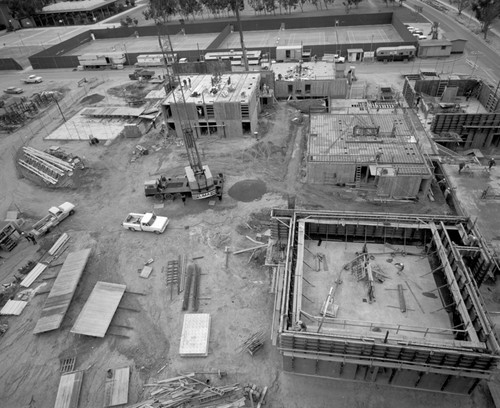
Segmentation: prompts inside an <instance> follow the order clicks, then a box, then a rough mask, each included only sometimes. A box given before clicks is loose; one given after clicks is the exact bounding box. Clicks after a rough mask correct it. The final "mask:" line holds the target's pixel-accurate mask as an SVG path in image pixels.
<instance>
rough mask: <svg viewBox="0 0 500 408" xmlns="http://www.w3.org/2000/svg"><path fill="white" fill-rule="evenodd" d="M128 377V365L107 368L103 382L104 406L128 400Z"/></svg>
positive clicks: (119, 403)
mask: <svg viewBox="0 0 500 408" xmlns="http://www.w3.org/2000/svg"><path fill="white" fill-rule="evenodd" d="M129 379H130V367H122V368H116V369H111V370H108V373H107V377H106V383H105V384H104V406H105V407H113V406H115V405H121V404H126V403H127V402H128V385H129Z"/></svg>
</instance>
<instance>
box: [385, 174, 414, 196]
mask: <svg viewBox="0 0 500 408" xmlns="http://www.w3.org/2000/svg"><path fill="white" fill-rule="evenodd" d="M421 184H422V177H421V176H383V177H380V178H379V180H378V183H377V194H378V195H381V196H387V197H416V196H417V195H418V192H419V189H420V185H421Z"/></svg>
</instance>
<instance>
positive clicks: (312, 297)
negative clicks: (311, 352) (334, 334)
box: [302, 241, 453, 340]
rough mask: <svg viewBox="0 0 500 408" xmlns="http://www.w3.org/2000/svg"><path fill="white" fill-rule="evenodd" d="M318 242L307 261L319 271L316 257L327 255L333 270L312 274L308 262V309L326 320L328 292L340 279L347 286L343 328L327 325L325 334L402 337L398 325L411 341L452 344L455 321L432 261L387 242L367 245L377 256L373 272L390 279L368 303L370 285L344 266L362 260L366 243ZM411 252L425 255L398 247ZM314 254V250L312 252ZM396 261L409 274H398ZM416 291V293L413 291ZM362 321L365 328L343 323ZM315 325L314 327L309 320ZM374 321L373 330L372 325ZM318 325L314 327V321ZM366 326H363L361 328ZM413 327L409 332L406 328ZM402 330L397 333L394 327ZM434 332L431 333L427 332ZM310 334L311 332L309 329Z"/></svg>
mask: <svg viewBox="0 0 500 408" xmlns="http://www.w3.org/2000/svg"><path fill="white" fill-rule="evenodd" d="M317 243H318V241H306V242H305V247H306V248H307V250H305V251H304V261H305V262H306V263H307V264H308V265H311V266H312V267H313V268H314V267H315V265H316V260H315V259H314V257H313V255H312V254H311V253H313V254H317V253H322V254H324V255H325V256H326V264H327V266H328V271H324V270H323V268H321V269H322V270H320V271H316V270H311V269H310V268H309V267H307V266H306V265H305V264H304V278H305V279H307V281H308V282H310V284H308V283H306V282H304V283H303V288H302V289H303V295H304V299H303V300H302V310H304V311H305V312H307V313H309V314H311V315H313V316H320V310H321V308H322V305H323V304H324V302H325V300H326V298H327V296H328V292H329V290H330V288H331V287H332V286H335V281H336V280H341V281H342V283H341V284H340V285H339V286H338V289H337V291H336V295H335V298H334V303H335V304H337V305H338V306H339V309H338V313H337V318H336V319H335V321H337V322H339V324H335V325H333V324H331V323H328V322H325V323H324V325H323V328H322V329H321V331H322V332H325V333H328V331H329V330H332V329H334V328H335V329H345V330H348V331H351V332H354V333H363V334H365V335H369V334H370V333H371V332H379V333H380V332H381V333H385V332H386V331H387V330H388V331H389V332H390V334H396V331H397V327H398V326H400V325H401V329H400V331H399V332H398V334H399V335H401V336H405V337H407V338H411V339H416V340H417V339H418V340H423V339H424V338H425V339H427V340H431V339H448V340H452V339H453V335H452V332H451V330H450V329H451V322H450V318H449V317H448V313H447V312H446V311H445V310H439V309H440V308H442V307H443V304H442V301H441V299H440V297H439V293H438V291H434V292H431V291H432V290H434V289H436V287H437V286H436V283H435V281H434V278H433V275H432V274H431V273H429V272H430V271H431V267H430V265H429V262H428V260H427V258H426V257H420V256H413V255H411V256H410V255H406V256H403V255H401V254H394V250H393V249H391V248H388V247H387V246H385V245H382V244H367V247H368V252H369V253H373V254H374V255H373V256H374V259H372V260H371V265H372V269H373V270H377V269H378V270H380V272H381V273H383V274H384V275H386V276H387V279H386V280H385V282H383V283H375V298H376V300H375V301H374V302H373V303H369V302H368V296H367V289H368V286H367V281H366V280H361V281H357V279H356V277H355V276H354V275H353V274H352V273H351V270H350V269H349V270H344V269H343V266H344V265H345V264H347V263H348V262H350V261H351V260H353V259H354V258H355V257H356V252H360V251H362V248H363V244H360V243H347V244H345V243H338V242H331V241H329V242H325V241H323V242H322V244H321V246H318V245H317ZM392 247H393V248H399V249H401V250H403V249H404V250H405V251H407V252H411V253H420V252H421V251H422V248H418V247H411V246H406V247H405V248H403V246H392ZM309 251H310V252H309ZM396 263H402V264H404V270H403V271H402V272H400V273H398V271H399V269H398V268H397V267H396V266H395V264H396ZM398 284H401V285H402V286H403V289H404V299H405V303H406V307H407V309H408V310H407V312H406V313H402V312H401V310H400V304H399V295H398V290H397V288H398ZM409 287H410V288H411V291H410V289H409ZM344 320H346V321H350V322H352V323H354V322H356V321H357V322H358V323H356V324H359V326H356V325H349V326H345V327H344V326H343V325H341V323H342V321H344ZM304 322H306V324H307V325H308V327H309V323H311V322H308V321H307V320H305V319H304ZM372 323H373V326H372V327H370V325H371V324H372ZM312 324H313V323H312ZM361 324H362V325H363V326H361ZM410 326H411V327H413V329H412V330H416V331H421V332H416V331H405V327H406V328H409V327H410ZM390 327H392V328H396V330H394V329H392V330H391V329H390ZM428 328H429V329H430V328H434V329H437V330H434V332H433V333H431V332H432V330H429V332H428V333H427V334H426V335H425V337H424V333H425V332H426V330H427V329H428ZM308 331H309V329H308Z"/></svg>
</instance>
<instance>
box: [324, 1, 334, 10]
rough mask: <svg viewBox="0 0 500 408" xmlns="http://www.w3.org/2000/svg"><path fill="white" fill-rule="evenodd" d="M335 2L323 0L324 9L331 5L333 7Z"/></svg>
mask: <svg viewBox="0 0 500 408" xmlns="http://www.w3.org/2000/svg"><path fill="white" fill-rule="evenodd" d="M334 1H335V0H323V3H324V5H325V8H326V9H327V8H328V4H331V5H333V3H334Z"/></svg>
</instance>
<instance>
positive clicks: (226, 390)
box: [127, 373, 245, 408]
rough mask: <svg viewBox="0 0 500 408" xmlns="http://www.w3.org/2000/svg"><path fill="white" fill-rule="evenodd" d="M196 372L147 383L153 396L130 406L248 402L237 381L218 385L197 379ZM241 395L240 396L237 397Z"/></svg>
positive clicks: (223, 406)
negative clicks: (231, 383)
mask: <svg viewBox="0 0 500 408" xmlns="http://www.w3.org/2000/svg"><path fill="white" fill-rule="evenodd" d="M195 375H196V374H195V373H190V374H186V375H181V376H178V377H173V378H168V379H166V380H160V381H157V382H155V383H150V384H145V385H144V386H145V387H152V388H153V390H152V391H151V393H150V398H149V399H147V400H144V401H141V402H138V403H137V404H134V405H129V406H128V407H127V408H149V407H152V408H172V407H179V406H187V405H189V406H190V407H196V406H201V405H203V407H204V408H236V407H243V406H245V398H244V397H243V396H242V393H241V387H239V386H238V384H233V385H225V386H220V387H215V386H211V385H208V384H206V383H205V382H204V381H202V380H200V379H197V378H196V377H195ZM238 397H239V398H238Z"/></svg>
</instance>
